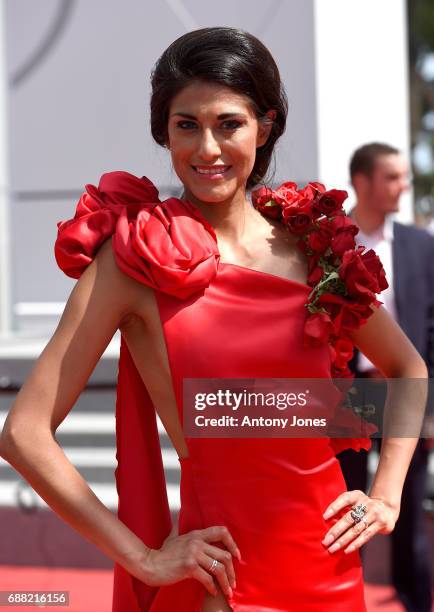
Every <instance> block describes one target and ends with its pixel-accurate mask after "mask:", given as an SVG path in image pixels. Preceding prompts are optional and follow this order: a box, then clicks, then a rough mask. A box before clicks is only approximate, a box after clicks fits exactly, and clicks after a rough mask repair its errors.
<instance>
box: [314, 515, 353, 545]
mask: <svg viewBox="0 0 434 612" xmlns="http://www.w3.org/2000/svg"><path fill="white" fill-rule="evenodd" d="M356 524H357V523H356V522H355V521H354V519H353V517H352V516H351V510H350V511H349V512H346V513H345V514H344V515H343V517H342V518H341V519H339V521H337V522H336V523H335V524H334V525H333V527H331V528H330V529H329V530H328V532H327V533H326V534H325V536H324V539H323V541H322V544H323V545H324V546H330V544H332V543H333V542H335V541H336V540H337V539H338V538H339V537H340V536H342V535H343V534H344V533H346V532H347V531H349V530H351V529H352V528H353V527H354V526H355V525H356Z"/></svg>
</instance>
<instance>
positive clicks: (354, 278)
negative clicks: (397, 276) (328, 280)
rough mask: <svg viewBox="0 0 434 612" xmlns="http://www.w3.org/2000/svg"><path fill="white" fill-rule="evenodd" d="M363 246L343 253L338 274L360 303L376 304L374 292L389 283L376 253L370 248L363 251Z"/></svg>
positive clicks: (384, 287) (381, 289)
mask: <svg viewBox="0 0 434 612" xmlns="http://www.w3.org/2000/svg"><path fill="white" fill-rule="evenodd" d="M364 248H365V247H364V246H359V247H358V248H357V250H352V251H346V252H345V253H344V254H343V256H342V263H341V265H340V267H339V276H340V278H341V279H342V280H343V281H344V282H345V285H346V287H347V291H348V294H349V295H351V296H353V297H354V298H356V299H357V300H358V301H359V302H360V303H363V304H368V303H371V302H374V303H376V304H378V301H377V300H376V297H375V294H376V293H379V292H380V291H383V290H384V289H386V288H387V287H388V286H389V285H388V283H387V280H386V275H385V272H384V268H383V266H382V264H381V261H380V258H379V257H378V255H377V254H376V253H375V251H373V250H372V249H370V250H369V251H367V252H366V253H363V251H364Z"/></svg>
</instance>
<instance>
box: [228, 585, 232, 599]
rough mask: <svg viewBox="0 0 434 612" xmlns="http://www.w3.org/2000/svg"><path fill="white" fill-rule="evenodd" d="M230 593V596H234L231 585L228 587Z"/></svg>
mask: <svg viewBox="0 0 434 612" xmlns="http://www.w3.org/2000/svg"><path fill="white" fill-rule="evenodd" d="M228 595H229V597H232V595H233V591H232V589H231V587H229V589H228Z"/></svg>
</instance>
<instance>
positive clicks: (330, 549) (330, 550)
mask: <svg viewBox="0 0 434 612" xmlns="http://www.w3.org/2000/svg"><path fill="white" fill-rule="evenodd" d="M340 547H341V545H340V544H339V542H335V543H334V544H333V546H330V548H329V552H331V553H334V552H336V551H337V550H339V548H340Z"/></svg>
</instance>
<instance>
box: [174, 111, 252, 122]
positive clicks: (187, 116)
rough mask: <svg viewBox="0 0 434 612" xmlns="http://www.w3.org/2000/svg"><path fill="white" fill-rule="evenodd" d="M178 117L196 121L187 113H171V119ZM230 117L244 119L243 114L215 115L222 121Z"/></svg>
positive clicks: (195, 118)
mask: <svg viewBox="0 0 434 612" xmlns="http://www.w3.org/2000/svg"><path fill="white" fill-rule="evenodd" d="M175 115H177V116H179V117H184V118H185V119H194V120H195V121H197V117H195V116H194V115H190V114H188V113H172V114H171V117H173V116H175ZM230 117H244V118H246V115H244V113H236V112H235V113H222V114H221V115H217V119H219V120H222V119H229V118H230Z"/></svg>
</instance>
